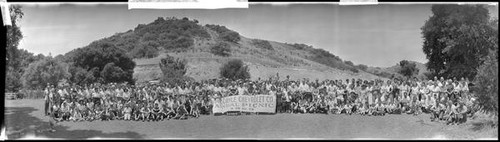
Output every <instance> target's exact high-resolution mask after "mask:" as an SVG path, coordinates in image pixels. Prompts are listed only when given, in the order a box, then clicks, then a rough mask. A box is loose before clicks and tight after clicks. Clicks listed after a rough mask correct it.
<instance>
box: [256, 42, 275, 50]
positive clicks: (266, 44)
mask: <svg viewBox="0 0 500 142" xmlns="http://www.w3.org/2000/svg"><path fill="white" fill-rule="evenodd" d="M252 45H254V46H255V47H257V48H261V49H267V50H274V48H273V46H272V45H271V43H269V41H267V40H260V39H252Z"/></svg>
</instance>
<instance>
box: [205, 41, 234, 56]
mask: <svg viewBox="0 0 500 142" xmlns="http://www.w3.org/2000/svg"><path fill="white" fill-rule="evenodd" d="M210 52H212V54H215V55H219V56H229V55H230V53H231V47H230V46H229V44H227V43H225V42H219V43H217V44H215V45H214V46H212V47H210Z"/></svg>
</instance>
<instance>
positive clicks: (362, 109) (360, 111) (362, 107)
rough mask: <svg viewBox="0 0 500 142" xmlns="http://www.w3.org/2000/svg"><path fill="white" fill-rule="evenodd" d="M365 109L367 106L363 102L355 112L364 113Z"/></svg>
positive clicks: (365, 112)
mask: <svg viewBox="0 0 500 142" xmlns="http://www.w3.org/2000/svg"><path fill="white" fill-rule="evenodd" d="M367 109H368V107H367V106H366V105H364V104H363V103H360V105H359V108H358V113H357V114H360V115H366V114H367Z"/></svg>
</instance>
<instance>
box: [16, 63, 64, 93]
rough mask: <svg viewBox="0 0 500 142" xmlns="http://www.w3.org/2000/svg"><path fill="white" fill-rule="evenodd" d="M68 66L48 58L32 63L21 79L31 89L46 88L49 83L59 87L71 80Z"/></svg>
mask: <svg viewBox="0 0 500 142" xmlns="http://www.w3.org/2000/svg"><path fill="white" fill-rule="evenodd" d="M69 77H70V74H69V72H68V65H67V64H65V63H62V62H59V61H57V60H55V59H54V58H51V57H48V58H45V59H43V60H39V61H36V62H34V63H31V64H30V65H29V66H28V68H27V69H26V71H25V72H24V74H23V75H22V77H21V80H22V81H23V86H24V87H25V88H29V89H35V88H43V87H46V85H47V83H49V84H51V85H57V84H58V82H59V81H61V80H63V79H66V78H69Z"/></svg>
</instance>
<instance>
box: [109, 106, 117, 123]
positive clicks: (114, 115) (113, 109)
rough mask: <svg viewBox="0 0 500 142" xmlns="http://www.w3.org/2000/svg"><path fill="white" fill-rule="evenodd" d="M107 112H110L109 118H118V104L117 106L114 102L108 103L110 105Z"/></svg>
mask: <svg viewBox="0 0 500 142" xmlns="http://www.w3.org/2000/svg"><path fill="white" fill-rule="evenodd" d="M109 113H110V114H111V115H110V119H111V120H119V119H118V106H117V104H116V103H112V104H110V106H109Z"/></svg>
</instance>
